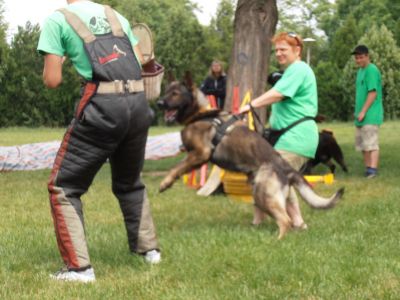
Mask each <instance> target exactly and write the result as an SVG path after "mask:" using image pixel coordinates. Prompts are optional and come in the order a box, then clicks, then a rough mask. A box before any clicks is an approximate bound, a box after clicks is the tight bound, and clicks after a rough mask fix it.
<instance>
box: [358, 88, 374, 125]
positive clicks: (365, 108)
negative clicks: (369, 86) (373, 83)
mask: <svg viewBox="0 0 400 300" xmlns="http://www.w3.org/2000/svg"><path fill="white" fill-rule="evenodd" d="M376 95H377V93H376V91H371V92H368V95H367V100H366V101H365V103H364V106H363V107H362V109H361V111H360V113H359V114H358V116H357V120H358V121H359V122H361V121H362V120H363V119H364V118H365V115H366V113H367V111H368V109H369V108H370V107H371V105H372V103H373V102H374V101H375V99H376Z"/></svg>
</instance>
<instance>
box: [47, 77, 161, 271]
mask: <svg viewBox="0 0 400 300" xmlns="http://www.w3.org/2000/svg"><path fill="white" fill-rule="evenodd" d="M151 121H152V112H151V110H150V108H149V106H148V103H147V101H146V99H145V97H144V94H143V92H140V93H134V94H129V93H124V94H101V95H100V94H96V85H95V84H93V83H88V84H87V85H86V86H85V89H84V92H83V96H82V99H81V101H80V103H79V105H78V107H77V110H76V113H75V118H74V119H73V120H72V122H71V124H70V126H69V128H68V130H67V132H66V134H65V136H64V139H63V141H62V144H61V146H60V149H59V151H58V154H57V157H56V160H55V163H54V166H53V170H52V172H51V176H50V180H49V183H48V190H49V195H50V206H51V211H52V216H53V221H54V226H55V231H56V237H57V243H58V247H59V250H60V253H61V256H62V258H63V260H64V263H65V265H66V266H67V267H68V269H70V270H83V269H86V268H88V267H90V259H89V254H88V249H87V243H86V237H85V229H84V218H83V212H82V203H81V196H82V194H84V193H85V192H86V191H87V190H88V188H89V186H90V184H91V183H92V181H93V178H94V176H95V175H96V173H97V172H98V171H99V169H100V168H101V166H102V165H103V163H104V162H105V161H106V160H107V159H109V161H110V165H111V172H112V190H113V193H114V195H115V196H116V197H117V198H118V201H119V205H120V208H121V211H122V214H123V217H124V221H125V226H126V230H127V234H128V243H129V247H130V250H131V251H132V252H137V253H144V252H146V251H149V250H152V249H158V243H157V237H156V233H155V227H154V224H153V220H152V216H151V213H150V205H149V202H148V199H147V195H146V190H145V186H144V185H143V184H142V182H141V180H140V173H141V170H142V167H143V163H144V151H145V145H146V140H147V132H148V128H149V126H150V123H151Z"/></svg>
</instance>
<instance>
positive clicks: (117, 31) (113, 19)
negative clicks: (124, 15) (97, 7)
mask: <svg viewBox="0 0 400 300" xmlns="http://www.w3.org/2000/svg"><path fill="white" fill-rule="evenodd" d="M104 11H105V14H106V18H107V20H108V22H109V23H110V26H111V31H112V33H113V35H114V36H118V37H123V36H124V34H125V33H124V31H123V30H122V26H121V22H120V21H119V20H118V17H117V14H116V13H115V11H114V10H113V9H112V8H111V7H110V6H108V5H104Z"/></svg>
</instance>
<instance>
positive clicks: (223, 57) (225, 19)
mask: <svg viewBox="0 0 400 300" xmlns="http://www.w3.org/2000/svg"><path fill="white" fill-rule="evenodd" d="M234 14H235V11H234V3H233V0H221V2H220V3H219V5H218V7H217V12H216V16H215V17H213V18H212V19H211V24H210V26H208V27H206V28H205V37H206V40H205V43H206V45H207V46H206V48H207V53H210V54H211V53H212V54H213V55H214V57H213V58H212V59H218V60H220V61H223V62H225V63H228V62H229V58H230V55H231V49H232V46H233V26H232V25H233V19H234ZM209 58H211V57H209ZM210 63H211V60H210V61H209V64H210Z"/></svg>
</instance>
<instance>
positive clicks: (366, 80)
mask: <svg viewBox="0 0 400 300" xmlns="http://www.w3.org/2000/svg"><path fill="white" fill-rule="evenodd" d="M351 54H352V55H354V59H355V62H356V64H357V65H358V66H359V67H360V68H359V69H358V71H357V78H356V99H355V101H356V103H355V112H354V117H355V121H354V123H355V125H356V135H355V146H356V150H357V151H361V152H362V153H363V158H364V165H365V177H367V178H374V177H376V176H377V175H378V163H379V140H378V132H379V126H380V125H381V124H382V123H383V105H382V79H381V73H380V71H379V69H378V68H377V66H376V65H375V64H373V63H371V61H370V57H369V50H368V47H367V46H365V45H358V46H357V47H356V48H355V49H354V51H353V52H352V53H351Z"/></svg>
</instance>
